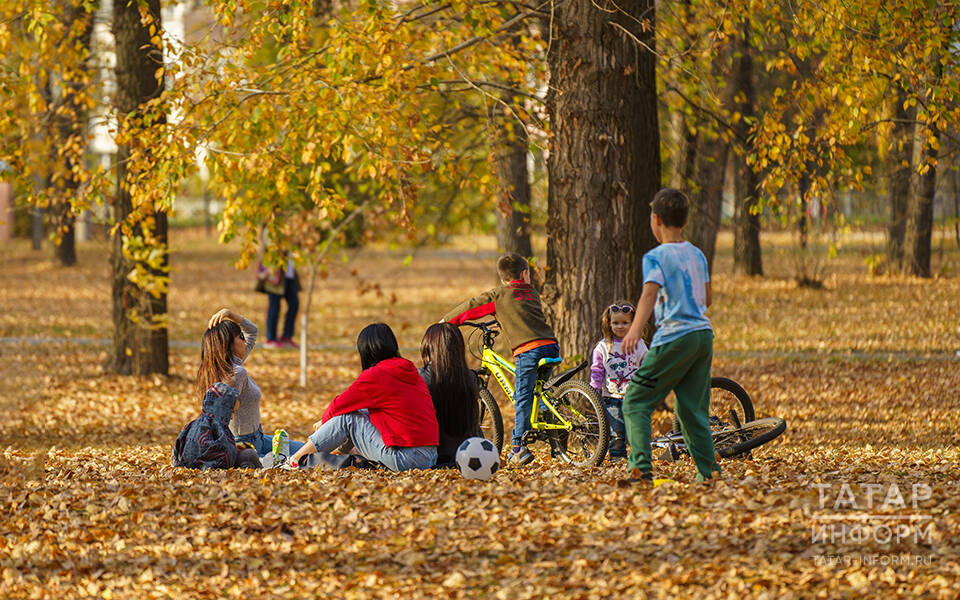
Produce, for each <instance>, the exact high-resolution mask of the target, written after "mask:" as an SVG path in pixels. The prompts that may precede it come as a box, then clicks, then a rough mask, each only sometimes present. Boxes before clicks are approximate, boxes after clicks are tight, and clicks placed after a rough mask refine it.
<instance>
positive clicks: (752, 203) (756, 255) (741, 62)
mask: <svg viewBox="0 0 960 600" xmlns="http://www.w3.org/2000/svg"><path fill="white" fill-rule="evenodd" d="M749 26H750V25H749V23H748V22H744V23H743V25H742V28H741V31H742V35H741V36H740V37H739V38H738V39H737V41H736V42H735V44H736V52H735V54H734V61H733V65H734V68H733V82H734V88H735V90H736V92H735V94H734V96H733V97H734V98H735V99H737V100H738V101H737V102H736V104H735V106H736V107H737V110H738V111H739V112H740V114H741V115H743V118H742V119H740V121H739V122H738V123H736V124H735V125H734V127H735V128H736V129H737V132H738V137H739V138H740V139H741V140H742V143H743V144H744V148H743V152H740V153H735V154H734V160H735V161H736V165H735V169H734V179H735V185H734V193H735V196H734V202H735V203H736V204H735V207H736V208H735V217H734V222H735V225H734V234H733V269H734V271H735V272H738V273H744V274H746V275H763V260H762V257H761V253H760V214H759V213H758V212H755V211H754V210H753V209H754V207H756V206H758V204H759V200H760V199H759V196H758V193H759V183H760V181H759V177H758V176H757V174H756V172H754V170H753V167H751V166H750V165H749V164H747V161H746V157H747V152H749V147H748V146H747V144H748V142H747V141H746V140H747V139H748V136H749V133H750V131H749V130H750V125H749V123H748V121H750V120H752V117H754V116H755V115H756V108H755V107H756V96H757V94H756V91H755V90H754V86H753V77H754V73H753V58H752V48H751V47H750V43H749V38H748V29H747V28H748V27H749Z"/></svg>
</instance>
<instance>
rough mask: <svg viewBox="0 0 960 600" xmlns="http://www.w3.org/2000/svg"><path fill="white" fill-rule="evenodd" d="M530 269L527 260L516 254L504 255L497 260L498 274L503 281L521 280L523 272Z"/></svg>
mask: <svg viewBox="0 0 960 600" xmlns="http://www.w3.org/2000/svg"><path fill="white" fill-rule="evenodd" d="M528 269H530V265H528V264H527V259H525V258H524V257H522V256H520V255H519V254H517V253H516V252H514V253H513V254H504V255H503V256H501V257H500V259H499V260H497V274H498V275H500V280H501V281H513V280H515V279H520V277H521V276H522V275H523V272H524V271H526V270H528Z"/></svg>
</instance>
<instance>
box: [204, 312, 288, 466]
mask: <svg viewBox="0 0 960 600" xmlns="http://www.w3.org/2000/svg"><path fill="white" fill-rule="evenodd" d="M256 343H257V326H256V325H254V324H253V323H251V322H250V321H248V320H247V319H246V318H245V317H243V316H242V315H239V314H237V313H235V312H234V311H232V310H230V309H229V308H222V309H220V310H218V311H217V312H216V313H214V315H213V316H212V317H210V323H209V324H208V326H207V330H206V331H205V332H204V334H203V338H202V340H201V342H200V367H199V368H198V369H197V380H196V385H195V389H196V392H197V396H199V397H200V398H201V400H202V399H203V397H204V394H205V393H206V391H207V390H208V389H209V388H210V386H212V385H213V384H215V383H217V382H222V383H225V384H227V385H229V386H230V387H232V388H234V389H236V390H237V404H236V406H235V407H234V409H233V416H232V417H230V432H231V433H232V434H233V436H234V438H235V439H236V441H237V443H238V444H239V443H243V442H246V443H248V444H251V445H252V446H253V447H254V449H256V451H257V455H259V456H265V455H266V454H267V453H268V452H270V451H271V450H272V446H273V436H270V435H265V434H264V433H263V427H262V426H261V424H260V398H261V393H260V387H259V386H258V385H257V383H256V382H255V381H254V380H253V378H252V377H250V375H249V374H248V373H247V369H246V368H245V367H244V361H245V360H246V358H247V355H248V354H250V351H251V350H253V347H254V345H255V344H256ZM301 446H303V443H302V442H295V441H293V440H291V441H290V452H295V451H296V450H298V449H299V448H300V447H301Z"/></svg>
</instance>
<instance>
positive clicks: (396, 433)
mask: <svg viewBox="0 0 960 600" xmlns="http://www.w3.org/2000/svg"><path fill="white" fill-rule="evenodd" d="M364 408H365V409H367V410H368V411H370V421H371V422H372V423H373V425H374V427H376V428H377V431H379V432H380V435H381V436H383V443H384V444H386V445H387V446H401V447H416V446H436V445H437V444H438V443H439V442H440V427H439V425H437V413H436V410H435V409H434V408H433V400H431V399H430V392H429V391H428V390H427V384H425V383H424V382H423V378H422V377H420V373H419V372H417V368H416V367H415V366H414V365H413V363H412V362H410V361H409V360H407V359H405V358H399V357H397V358H388V359H387V360H382V361H380V362H379V363H377V364H376V365H374V366H372V367H370V368H369V369H367V370H365V371H363V372H362V373H360V376H359V377H357V380H356V381H354V382H353V384H351V385H350V387H348V388H347V389H346V391H344V392H343V393H342V394H340V395H339V396H337V397H336V398H334V399H333V402H331V403H330V406H328V407H327V410H325V411H323V416H322V417H321V418H320V420H321V421H323V422H324V423H326V422H327V421H329V420H330V419H331V418H333V417H337V416H340V415H345V414H347V413H351V412H356V411H358V410H360V409H364Z"/></svg>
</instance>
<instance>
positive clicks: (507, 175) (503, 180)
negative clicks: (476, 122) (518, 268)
mask: <svg viewBox="0 0 960 600" xmlns="http://www.w3.org/2000/svg"><path fill="white" fill-rule="evenodd" d="M502 100H503V102H504V103H506V104H507V105H508V106H513V105H514V103H515V102H516V96H514V95H513V94H511V93H509V92H505V93H504V94H503V95H502ZM490 113H491V114H490V119H491V121H492V122H493V127H492V130H493V136H494V139H493V140H492V145H493V151H494V152H495V153H496V155H495V158H494V169H495V170H496V174H497V179H498V180H499V182H500V201H499V205H498V207H497V211H496V213H497V246H499V248H500V251H501V252H505V253H510V252H516V253H517V254H519V255H520V256H532V255H533V249H532V248H531V245H530V179H529V174H528V172H527V151H528V141H527V130H526V128H525V127H524V125H523V123H522V122H520V121H519V120H517V119H516V118H515V117H513V115H512V114H510V112H509V110H508V109H507V108H506V107H505V106H503V104H500V103H496V104H494V105H493V108H491V111H490Z"/></svg>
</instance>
